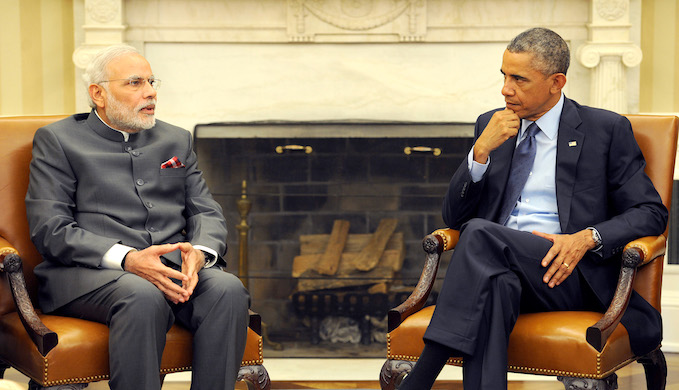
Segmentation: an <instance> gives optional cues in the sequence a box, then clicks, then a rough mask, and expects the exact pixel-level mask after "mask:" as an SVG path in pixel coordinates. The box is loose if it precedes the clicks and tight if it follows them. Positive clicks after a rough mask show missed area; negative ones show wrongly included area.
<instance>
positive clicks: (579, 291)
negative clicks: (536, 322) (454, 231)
mask: <svg viewBox="0 0 679 390" xmlns="http://www.w3.org/2000/svg"><path fill="white" fill-rule="evenodd" d="M551 245H552V243H551V242H550V241H548V240H545V239H543V238H540V237H538V236H535V235H533V234H531V233H529V232H521V231H517V230H514V229H510V228H507V227H505V226H502V225H499V224H497V223H493V222H489V221H486V220H482V219H474V220H471V221H469V222H468V223H467V224H465V225H464V226H463V227H462V229H461V232H460V240H459V242H458V244H457V246H456V248H455V250H454V252H453V256H452V258H451V261H450V265H449V267H448V271H447V273H446V276H445V279H444V282H443V286H442V288H441V292H440V294H439V298H438V301H437V303H436V309H435V311H434V315H433V317H432V320H431V323H430V324H429V327H428V328H427V331H426V333H425V335H424V338H425V342H427V341H433V342H436V343H439V344H442V345H445V346H447V347H449V348H452V349H455V350H456V351H459V352H460V353H461V354H462V355H463V358H464V369H463V375H464V388H465V389H476V390H478V389H506V388H507V347H508V342H509V334H510V333H511V331H512V328H513V327H514V324H515V323H516V319H517V317H518V315H519V313H520V312H521V313H526V312H543V311H558V310H583V309H586V308H587V307H591V306H592V305H591V304H587V302H586V301H587V299H589V297H591V295H590V294H589V293H588V290H589V287H588V286H587V284H586V282H585V281H584V280H582V279H581V277H580V274H579V272H578V269H577V267H576V268H575V269H574V270H573V273H572V274H571V275H570V277H568V278H567V279H566V280H565V281H564V282H563V283H562V284H561V285H559V286H556V287H555V288H549V286H548V285H547V284H546V283H544V282H543V281H542V278H543V276H544V274H545V272H546V271H547V268H543V267H542V265H541V264H540V261H541V260H542V258H543V257H544V256H545V254H546V253H547V251H548V250H549V249H550V247H551ZM592 295H593V294H592Z"/></svg>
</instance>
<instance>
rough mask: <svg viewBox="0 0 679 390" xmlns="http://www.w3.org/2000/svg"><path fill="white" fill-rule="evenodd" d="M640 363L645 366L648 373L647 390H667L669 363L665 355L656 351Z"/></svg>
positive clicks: (643, 358) (640, 360)
mask: <svg viewBox="0 0 679 390" xmlns="http://www.w3.org/2000/svg"><path fill="white" fill-rule="evenodd" d="M639 363H641V364H643V365H644V372H645V373H646V388H647V389H648V390H665V386H666V385H667V362H666V361H665V354H663V353H662V351H661V350H659V349H656V350H655V351H653V352H651V353H649V354H648V355H646V356H644V357H642V358H641V359H639Z"/></svg>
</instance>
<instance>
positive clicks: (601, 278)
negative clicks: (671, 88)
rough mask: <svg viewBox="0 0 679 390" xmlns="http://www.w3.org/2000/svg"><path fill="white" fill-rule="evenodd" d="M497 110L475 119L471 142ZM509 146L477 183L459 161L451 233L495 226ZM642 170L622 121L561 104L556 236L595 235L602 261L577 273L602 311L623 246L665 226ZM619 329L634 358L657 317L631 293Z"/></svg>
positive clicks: (645, 347) (451, 192)
mask: <svg viewBox="0 0 679 390" xmlns="http://www.w3.org/2000/svg"><path fill="white" fill-rule="evenodd" d="M495 111H497V110H495ZM495 111H491V112H487V113H485V114H483V115H481V116H480V117H479V118H478V120H477V122H476V127H475V131H474V137H475V139H477V138H478V137H479V135H481V133H482V132H483V129H484V128H485V127H486V125H487V124H488V122H489V121H490V118H491V116H492V115H493V113H494V112H495ZM515 145H516V139H515V138H510V139H509V140H507V141H506V142H505V143H504V144H502V145H501V146H500V147H499V148H497V149H496V150H494V151H493V152H491V154H490V166H489V167H488V170H487V171H486V173H485V175H484V177H483V178H482V179H481V180H480V181H479V182H477V183H474V182H473V181H472V180H471V176H470V174H469V169H468V167H467V161H466V159H465V161H464V162H463V163H462V164H461V166H460V167H459V168H458V170H457V171H456V172H455V174H454V175H453V178H452V180H451V182H450V186H449V188H448V192H447V194H446V198H445V201H444V205H443V219H444V221H445V222H446V224H447V225H448V226H449V227H451V228H455V229H459V228H460V227H461V226H462V224H464V223H465V222H466V221H468V220H470V219H471V218H475V217H478V218H484V219H488V220H491V221H497V219H498V214H499V212H500V203H501V201H502V193H503V191H504V188H505V185H506V182H507V179H508V176H509V169H510V165H511V159H512V155H513V153H514V149H515ZM536 163H538V162H536ZM645 166H646V162H645V160H644V157H643V155H642V153H641V150H640V149H639V146H638V145H637V143H636V140H635V139H634V135H633V133H632V127H631V125H630V123H629V121H628V120H627V118H625V117H623V116H621V115H618V114H615V113H613V112H610V111H605V110H600V109H595V108H591V107H586V106H581V105H579V104H578V103H576V102H574V101H572V100H570V99H565V101H564V106H563V111H562V114H561V120H560V123H559V130H558V136H557V155H556V197H557V206H558V211H559V221H560V224H561V230H562V233H566V234H570V233H575V232H577V231H580V230H582V229H585V228H587V227H590V226H593V227H595V228H596V229H597V230H598V231H599V233H600V234H601V237H602V240H603V256H598V255H596V254H592V253H590V254H587V255H586V256H585V257H584V258H583V259H582V261H580V262H579V263H578V265H577V267H578V269H579V270H580V272H581V273H582V275H583V277H584V278H585V280H586V281H587V283H588V284H589V286H590V287H591V288H592V290H593V291H594V293H595V294H596V296H597V298H598V299H599V301H600V302H599V303H600V305H601V307H602V308H603V307H605V306H608V304H609V303H610V302H611V300H612V298H613V294H614V292H615V286H616V283H617V278H618V275H619V272H620V264H621V262H620V261H621V260H620V255H621V252H622V250H623V248H624V246H625V245H626V244H627V243H628V242H629V241H632V240H634V239H636V238H639V237H643V236H649V235H659V234H661V233H663V232H664V231H665V227H666V225H667V219H668V212H667V209H666V208H665V206H663V204H662V201H661V199H660V196H659V195H658V192H657V191H656V190H655V187H654V186H653V183H651V180H650V179H649V178H648V176H647V175H646V174H645V173H644V168H645ZM622 323H623V325H625V327H626V328H627V330H628V332H629V334H630V342H631V346H632V350H633V351H634V352H635V353H636V354H644V353H647V352H649V351H651V350H653V349H654V348H656V347H657V346H658V345H659V344H660V340H661V339H662V321H661V319H660V313H658V311H657V310H655V309H654V308H653V307H652V306H651V305H650V304H649V303H648V302H646V301H645V300H644V299H643V298H642V297H641V296H640V295H638V294H636V293H634V294H633V297H632V300H631V302H630V305H629V307H628V309H627V311H626V313H625V315H624V317H623V319H622Z"/></svg>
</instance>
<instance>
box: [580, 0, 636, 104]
mask: <svg viewBox="0 0 679 390" xmlns="http://www.w3.org/2000/svg"><path fill="white" fill-rule="evenodd" d="M629 9H630V6H629V0H593V1H592V7H591V15H590V19H591V21H590V23H589V24H588V26H587V28H588V31H589V39H588V41H587V42H586V43H585V44H584V45H582V46H580V47H579V48H578V49H577V58H578V60H579V61H580V64H582V65H583V66H584V67H586V68H590V69H592V82H591V84H590V85H591V89H590V99H591V100H590V105H593V106H595V107H600V108H605V109H608V110H611V111H615V112H618V113H621V114H624V113H629V112H630V110H629V107H628V104H627V82H626V79H627V77H626V69H625V68H633V67H637V66H639V64H641V59H642V57H643V55H642V52H641V48H640V47H639V46H638V45H637V44H635V43H634V42H632V41H631V40H630V30H631V27H632V26H631V25H630V23H629V21H630V15H629Z"/></svg>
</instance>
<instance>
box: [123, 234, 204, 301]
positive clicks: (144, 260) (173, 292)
mask: <svg viewBox="0 0 679 390" xmlns="http://www.w3.org/2000/svg"><path fill="white" fill-rule="evenodd" d="M176 250H180V251H181V256H182V269H181V272H179V271H177V270H175V269H172V268H170V267H168V266H166V265H165V264H163V263H162V261H161V260H160V257H161V256H162V255H164V254H166V253H170V252H173V251H176ZM204 266H205V255H204V254H203V252H202V251H200V250H198V249H196V248H194V247H193V245H191V244H190V243H188V242H178V243H175V244H163V245H152V246H150V247H148V248H146V249H143V250H140V251H135V252H130V253H128V254H127V257H126V260H125V270H126V271H129V272H132V273H134V274H135V275H138V276H141V277H142V278H144V279H146V280H148V281H149V282H151V283H153V284H154V285H155V286H156V287H157V288H158V289H159V290H160V291H162V292H163V294H164V295H165V297H166V298H167V299H168V300H169V301H171V302H173V303H175V304H176V303H184V302H187V301H188V300H189V298H190V297H191V295H192V294H193V290H194V289H195V287H196V284H198V271H200V270H201V269H202V268H203V267H204ZM171 279H177V280H181V282H182V284H181V286H180V285H178V284H176V283H174V282H173V281H172V280H171Z"/></svg>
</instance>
